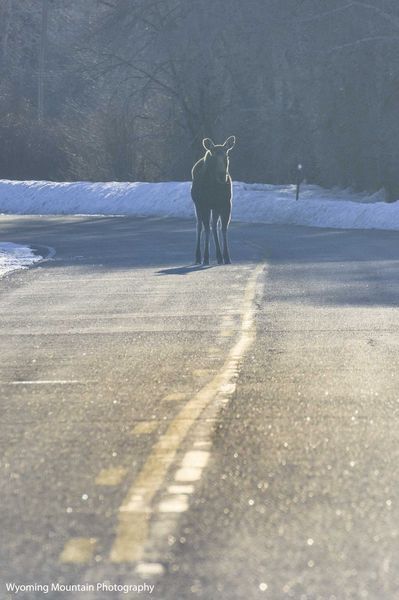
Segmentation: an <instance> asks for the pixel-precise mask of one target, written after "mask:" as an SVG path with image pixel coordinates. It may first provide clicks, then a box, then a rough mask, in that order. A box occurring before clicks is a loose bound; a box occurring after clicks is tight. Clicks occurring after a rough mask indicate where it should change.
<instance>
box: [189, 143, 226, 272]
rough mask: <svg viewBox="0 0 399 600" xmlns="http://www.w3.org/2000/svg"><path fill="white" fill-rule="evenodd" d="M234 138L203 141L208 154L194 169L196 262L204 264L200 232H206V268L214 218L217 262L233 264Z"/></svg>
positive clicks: (192, 195)
mask: <svg viewBox="0 0 399 600" xmlns="http://www.w3.org/2000/svg"><path fill="white" fill-rule="evenodd" d="M235 142H236V139H235V137H234V135H232V136H230V137H229V138H227V140H226V141H225V142H224V144H215V143H214V142H213V141H212V140H211V139H210V138H205V139H204V140H203V141H202V145H203V146H204V148H205V150H206V152H205V154H204V156H203V157H202V158H200V160H199V161H198V162H196V163H195V165H194V167H193V169H192V172H191V174H192V180H193V181H192V186H191V197H192V199H193V201H194V205H195V212H196V215H197V241H196V249H195V262H196V264H201V233H202V228H204V230H205V247H204V260H203V263H202V264H204V265H209V237H210V222H211V216H212V232H213V238H214V240H215V248H216V260H217V262H218V264H219V265H221V264H223V263H224V264H230V263H231V260H230V254H229V246H228V243H227V228H228V226H229V223H230V218H231V197H232V185H231V177H230V174H229V152H230V150H231V149H232V148H234V145H235ZM219 219H220V221H221V224H222V234H223V256H222V252H221V249H220V243H219V234H218V223H219Z"/></svg>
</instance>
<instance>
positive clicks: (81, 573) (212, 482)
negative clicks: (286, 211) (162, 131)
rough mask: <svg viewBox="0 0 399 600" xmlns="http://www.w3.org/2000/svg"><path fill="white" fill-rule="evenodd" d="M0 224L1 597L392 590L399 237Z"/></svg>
mask: <svg viewBox="0 0 399 600" xmlns="http://www.w3.org/2000/svg"><path fill="white" fill-rule="evenodd" d="M0 227H1V239H4V240H6V241H14V242H24V243H31V244H33V245H36V246H51V247H53V248H55V250H56V255H55V257H54V259H53V260H50V261H48V262H44V263H41V264H40V265H39V266H38V267H36V268H33V269H31V270H29V271H25V272H19V273H14V274H13V275H11V276H9V277H6V278H5V279H3V280H1V281H0V321H1V328H0V340H1V344H0V359H1V360H0V394H1V408H2V419H1V424H0V445H1V452H0V456H1V474H0V477H1V479H0V486H1V490H2V502H1V508H0V515H1V531H2V539H1V555H0V564H1V565H2V567H1V571H2V574H1V585H2V592H1V594H2V595H1V598H3V597H5V598H11V597H15V594H14V593H12V592H7V591H6V587H5V583H6V582H14V583H17V584H25V585H26V584H28V585H31V586H34V587H32V588H31V589H28V591H26V592H25V593H24V594H23V593H22V592H21V594H20V596H19V597H24V598H29V600H30V599H34V600H36V599H37V598H74V599H79V600H80V599H85V600H86V599H87V600H92V599H94V598H95V599H97V598H99V599H101V600H102V599H104V600H105V599H112V600H113V599H119V598H126V597H136V596H137V597H142V598H144V597H148V598H150V597H151V598H156V599H157V600H186V599H189V598H193V599H194V598H199V599H203V600H213V599H216V598H222V599H223V600H236V599H237V600H241V599H242V598H249V599H257V598H269V599H272V600H278V599H280V598H294V599H298V600H307V599H309V600H313V599H314V600H316V599H323V600H324V599H331V600H333V599H334V598H336V599H339V600H341V599H346V598H348V599H349V598H350V599H352V598H353V599H357V598H368V599H373V600H374V599H394V598H399V564H398V562H399V561H398V557H399V552H398V550H399V493H398V492H399V485H398V483H399V482H398V469H397V464H398V458H399V457H398V454H399V443H398V442H399V433H398V431H399V428H398V417H399V413H398V408H399V385H398V384H399V371H398V365H399V338H398V335H397V334H398V308H397V298H398V295H399V279H398V277H397V271H398V267H399V244H398V241H399V235H398V234H397V233H392V232H391V233H389V232H385V233H383V232H372V231H369V232H363V231H357V232H349V231H332V230H317V229H307V228H299V227H298V228H294V227H277V226H266V225H237V224H236V225H235V226H233V227H232V228H231V237H232V256H233V259H234V261H235V262H234V264H233V265H231V266H222V267H217V266H212V267H210V268H207V269H202V268H193V267H191V266H190V259H191V256H192V247H193V237H194V234H193V225H192V224H191V223H188V222H183V221H182V222H179V221H177V220H166V219H148V220H144V219H141V220H140V219H130V218H100V217H53V218H39V217H11V216H9V217H1V220H0ZM52 583H53V584H57V583H58V584H59V585H61V586H63V585H66V586H75V589H74V590H73V591H64V592H62V591H56V590H51V588H50V590H49V592H48V593H47V594H44V593H43V592H44V591H46V588H45V586H46V585H50V586H51V584H52ZM97 583H99V584H101V585H102V588H101V589H100V590H96V591H90V589H89V588H90V586H91V585H94V586H96V585H97ZM78 585H81V586H84V585H86V587H87V588H88V591H83V590H81V591H77V590H76V586H78ZM138 585H140V586H144V585H145V586H146V588H147V589H146V591H143V592H141V593H140V594H138V591H137V592H135V591H134V589H135V588H134V587H133V586H138ZM153 585H154V586H155V587H154V590H153V592H152V593H150V591H149V587H150V586H153ZM40 586H42V590H40V589H39V588H40ZM112 586H115V587H114V589H112ZM118 586H119V587H120V589H119V590H118V589H117V587H118ZM123 586H132V592H131V594H130V595H129V594H126V593H124V592H125V590H124V588H123ZM107 589H108V591H107Z"/></svg>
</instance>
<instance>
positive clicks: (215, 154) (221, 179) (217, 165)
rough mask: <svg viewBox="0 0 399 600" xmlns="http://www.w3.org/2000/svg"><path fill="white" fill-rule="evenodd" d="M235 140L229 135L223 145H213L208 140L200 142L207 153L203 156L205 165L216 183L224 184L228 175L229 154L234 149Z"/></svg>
mask: <svg viewBox="0 0 399 600" xmlns="http://www.w3.org/2000/svg"><path fill="white" fill-rule="evenodd" d="M235 143H236V138H235V136H234V135H231V136H230V137H228V138H227V140H226V141H225V143H224V144H215V143H214V142H213V141H212V140H211V139H210V138H205V139H204V140H203V141H202V145H203V146H204V148H205V150H207V153H206V155H205V164H206V167H207V169H208V170H209V171H211V172H212V173H213V175H214V177H215V179H216V181H217V182H218V183H226V181H227V178H228V175H229V152H230V150H232V149H233V148H234V145H235Z"/></svg>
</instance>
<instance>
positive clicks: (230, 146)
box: [223, 135, 236, 152]
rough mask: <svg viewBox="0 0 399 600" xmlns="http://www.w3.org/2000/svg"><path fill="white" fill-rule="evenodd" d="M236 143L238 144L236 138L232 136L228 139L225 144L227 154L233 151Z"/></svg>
mask: <svg viewBox="0 0 399 600" xmlns="http://www.w3.org/2000/svg"><path fill="white" fill-rule="evenodd" d="M235 143H236V136H235V135H231V136H230V137H228V138H227V140H226V141H225V143H224V144H223V148H225V149H226V150H227V152H229V151H230V150H232V149H233V148H234V146H235Z"/></svg>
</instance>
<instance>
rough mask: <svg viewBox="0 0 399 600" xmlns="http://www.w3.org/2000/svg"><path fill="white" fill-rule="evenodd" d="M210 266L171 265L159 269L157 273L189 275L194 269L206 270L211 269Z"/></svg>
mask: <svg viewBox="0 0 399 600" xmlns="http://www.w3.org/2000/svg"><path fill="white" fill-rule="evenodd" d="M211 268H212V267H211V266H203V265H188V266H184V267H171V268H170V269H160V270H159V271H157V275H189V274H190V273H194V272H195V271H206V270H207V269H211Z"/></svg>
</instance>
